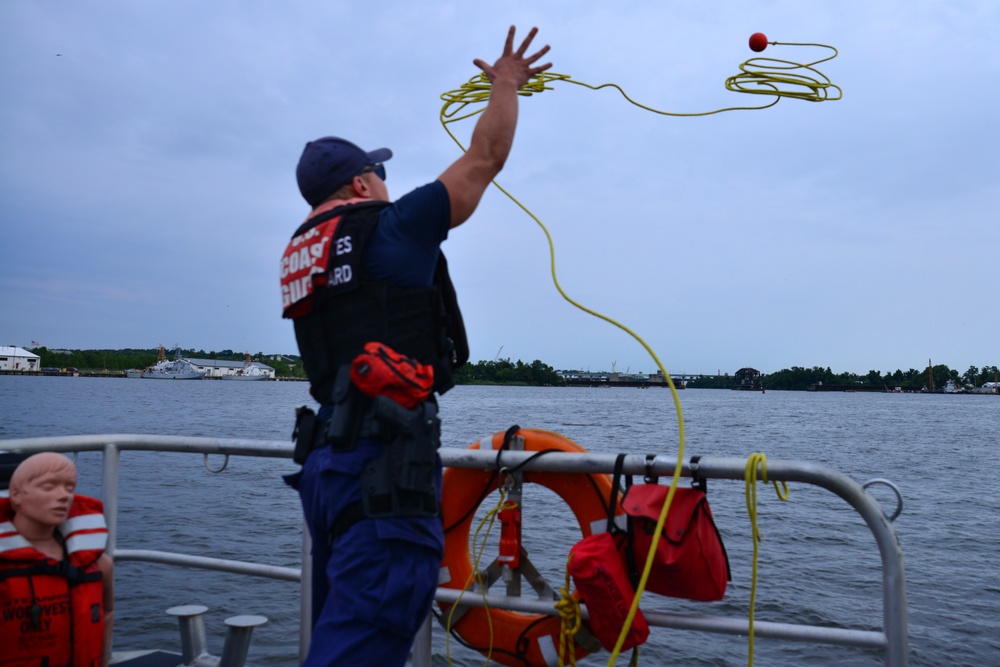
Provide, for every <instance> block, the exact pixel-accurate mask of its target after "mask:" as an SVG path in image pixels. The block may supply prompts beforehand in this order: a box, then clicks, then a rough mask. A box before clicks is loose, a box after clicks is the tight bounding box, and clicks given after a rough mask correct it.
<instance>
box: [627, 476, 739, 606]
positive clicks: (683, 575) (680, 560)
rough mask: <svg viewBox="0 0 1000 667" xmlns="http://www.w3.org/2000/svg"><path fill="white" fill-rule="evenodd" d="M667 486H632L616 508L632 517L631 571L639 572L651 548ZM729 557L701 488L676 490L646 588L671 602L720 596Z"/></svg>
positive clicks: (728, 576) (657, 543)
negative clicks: (621, 509) (632, 568)
mask: <svg viewBox="0 0 1000 667" xmlns="http://www.w3.org/2000/svg"><path fill="white" fill-rule="evenodd" d="M669 488H670V487H668V486H663V485H660V484H655V483H654V484H636V485H635V486H632V487H631V488H629V489H628V490H627V491H626V492H625V498H624V499H623V500H622V507H623V508H624V510H625V513H626V514H628V515H629V516H630V517H632V529H631V530H630V533H629V538H630V539H631V540H632V547H633V551H634V556H633V559H634V560H633V562H634V567H635V569H636V571H638V572H640V573H641V572H642V570H643V567H644V566H645V564H646V556H647V554H648V553H649V550H650V548H651V547H652V545H653V531H654V530H655V529H656V522H657V520H658V519H659V518H660V512H661V510H662V509H663V503H664V501H665V500H666V498H667V491H668V490H669ZM731 578H732V577H731V576H730V573H729V557H728V556H727V555H726V548H725V546H723V544H722V537H721V536H720V535H719V530H718V529H717V528H716V527H715V521H714V520H713V519H712V510H711V509H709V507H708V499H707V498H706V496H705V491H704V488H686V487H678V488H677V491H676V492H675V493H674V499H673V502H672V503H671V505H670V511H669V512H668V514H667V519H666V522H665V523H664V525H663V532H662V533H661V534H660V539H658V540H656V556H655V557H654V560H653V567H652V569H651V570H650V573H649V579H648V580H647V581H646V590H647V591H650V592H653V593H659V594H660V595H667V596H669V597H675V598H686V599H688V600H700V601H702V602H712V601H715V600H721V599H722V596H724V595H725V594H726V582H727V581H730V580H731Z"/></svg>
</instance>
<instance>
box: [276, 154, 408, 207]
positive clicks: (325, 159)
mask: <svg viewBox="0 0 1000 667" xmlns="http://www.w3.org/2000/svg"><path fill="white" fill-rule="evenodd" d="M391 157H392V151H391V150H389V149H388V148H379V149H376V150H373V151H371V152H366V151H363V150H361V149H360V148H358V147H357V146H355V145H354V144H352V143H351V142H350V141H347V140H346V139H341V138H340V137H323V138H322V139H317V140H316V141H310V142H309V143H308V144H306V147H305V148H304V149H303V150H302V157H300V158H299V166H298V167H297V168H296V169H295V178H296V180H297V181H298V183H299V192H301V193H302V197H303V198H305V200H306V201H307V202H309V205H310V206H312V207H313V208H316V207H317V206H319V205H320V204H321V203H322V202H323V200H324V199H326V198H327V197H329V196H330V195H332V194H333V193H334V192H336V191H337V190H339V189H340V188H342V187H343V186H345V185H347V184H348V183H350V182H351V179H353V178H354V177H355V176H357V175H358V174H359V173H360V172H361V170H362V169H364V168H365V167H367V166H368V165H370V164H378V163H380V162H385V161H386V160H388V159H389V158H391Z"/></svg>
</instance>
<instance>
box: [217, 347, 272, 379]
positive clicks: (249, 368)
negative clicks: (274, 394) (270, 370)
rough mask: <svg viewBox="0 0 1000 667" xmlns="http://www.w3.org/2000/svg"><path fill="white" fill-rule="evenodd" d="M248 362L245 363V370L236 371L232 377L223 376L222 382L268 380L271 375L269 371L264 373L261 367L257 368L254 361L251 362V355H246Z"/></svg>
mask: <svg viewBox="0 0 1000 667" xmlns="http://www.w3.org/2000/svg"><path fill="white" fill-rule="evenodd" d="M246 355H247V357H246V360H245V361H244V362H243V368H241V369H240V370H238V371H236V372H235V373H233V374H232V375H223V376H221V377H220V378H219V379H220V380H241V381H243V382H249V381H253V380H268V379H270V377H271V376H270V375H268V374H267V371H264V370H263V369H261V368H260V367H259V366H256V365H255V364H254V363H253V361H251V360H250V353H249V352H247V353H246Z"/></svg>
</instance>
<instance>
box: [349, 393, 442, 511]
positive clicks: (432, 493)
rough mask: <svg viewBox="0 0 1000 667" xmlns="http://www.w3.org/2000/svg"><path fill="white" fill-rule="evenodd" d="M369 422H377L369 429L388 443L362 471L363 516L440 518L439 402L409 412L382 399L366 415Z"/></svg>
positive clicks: (384, 398)
mask: <svg viewBox="0 0 1000 667" xmlns="http://www.w3.org/2000/svg"><path fill="white" fill-rule="evenodd" d="M369 420H373V421H374V422H375V424H372V425H371V427H370V428H371V430H376V429H377V430H380V431H381V433H380V435H381V438H382V440H383V441H384V443H385V444H384V445H383V448H382V453H381V454H379V455H378V456H377V457H375V458H374V459H371V460H369V461H368V462H367V463H366V464H365V467H364V470H362V472H361V489H362V502H363V504H364V511H365V515H366V516H367V517H369V518H372V519H378V518H388V517H417V516H424V517H432V516H437V515H438V509H439V508H438V499H437V473H436V469H437V450H438V447H440V446H441V420H439V419H438V416H437V403H436V402H434V401H433V400H432V401H427V402H425V403H422V404H420V405H418V406H417V407H415V408H413V409H411V410H408V409H406V408H404V407H403V406H401V405H400V404H399V403H397V402H396V401H394V400H392V399H391V398H387V397H385V396H379V397H377V398H376V399H375V400H374V401H373V403H372V406H371V408H370V409H369V410H367V411H366V414H365V421H366V422H367V421H369ZM376 425H377V426H376ZM364 430H369V429H368V428H367V427H366V428H365V429H364Z"/></svg>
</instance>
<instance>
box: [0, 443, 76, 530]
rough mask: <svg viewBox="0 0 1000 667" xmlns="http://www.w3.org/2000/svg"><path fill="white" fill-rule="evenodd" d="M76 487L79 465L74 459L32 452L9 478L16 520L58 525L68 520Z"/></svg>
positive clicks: (11, 501)
mask: <svg viewBox="0 0 1000 667" xmlns="http://www.w3.org/2000/svg"><path fill="white" fill-rule="evenodd" d="M75 490H76V466H75V465H73V462H72V461H71V460H69V459H68V458H66V457H65V456H63V455H62V454H56V453H54V452H42V453H41V454H35V455H33V456H29V457H28V458H26V459H25V460H24V461H22V462H21V464H20V465H18V466H17V469H16V470H14V474H13V475H11V478H10V504H11V508H12V509H13V510H14V515H15V523H16V524H19V523H21V522H25V521H27V522H31V523H33V524H36V525H37V526H39V527H41V526H48V527H51V528H55V527H56V526H58V525H59V524H61V523H62V522H63V521H65V520H66V516H67V515H68V514H69V507H70V505H71V504H72V503H73V492H74V491H75ZM19 528H22V526H20V525H19Z"/></svg>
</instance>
